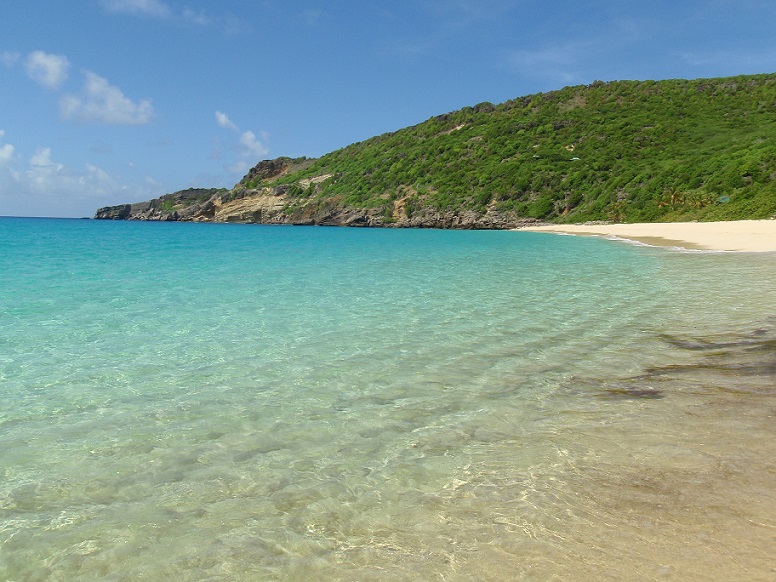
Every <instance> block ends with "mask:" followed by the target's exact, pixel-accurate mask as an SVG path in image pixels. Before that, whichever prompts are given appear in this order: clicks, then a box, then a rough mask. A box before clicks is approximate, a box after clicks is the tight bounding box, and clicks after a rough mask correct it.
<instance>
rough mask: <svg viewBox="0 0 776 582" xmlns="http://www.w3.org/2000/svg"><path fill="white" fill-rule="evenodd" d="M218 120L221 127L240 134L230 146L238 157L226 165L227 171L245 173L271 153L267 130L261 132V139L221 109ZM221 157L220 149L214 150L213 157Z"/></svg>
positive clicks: (217, 115) (217, 112)
mask: <svg viewBox="0 0 776 582" xmlns="http://www.w3.org/2000/svg"><path fill="white" fill-rule="evenodd" d="M216 122H217V123H218V125H219V126H220V127H223V128H224V129H230V130H232V131H235V132H238V133H239V134H240V137H239V139H238V140H237V142H236V143H233V144H232V145H231V146H228V147H229V149H230V150H232V151H233V152H234V154H235V156H236V158H237V159H236V160H234V161H233V162H232V163H231V164H227V165H226V166H224V168H225V169H226V171H227V172H229V173H230V174H239V175H243V174H245V173H246V172H247V171H248V170H250V169H251V168H252V167H253V166H255V165H256V163H257V162H259V161H260V160H261V159H262V158H263V157H265V156H266V155H267V154H268V153H269V148H268V147H267V146H266V145H265V143H264V142H266V141H267V140H268V139H269V135H268V134H267V133H266V132H261V139H259V138H258V137H256V134H255V133H253V132H252V131H248V130H246V131H242V130H240V128H239V127H238V126H237V124H236V123H234V122H233V121H232V120H231V119H229V116H228V115H227V114H226V113H223V112H221V111H216ZM219 149H220V143H219ZM220 157H221V153H220V151H214V152H213V154H212V155H211V159H220Z"/></svg>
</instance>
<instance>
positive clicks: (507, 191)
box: [95, 74, 776, 229]
mask: <svg viewBox="0 0 776 582" xmlns="http://www.w3.org/2000/svg"><path fill="white" fill-rule="evenodd" d="M775 214H776V74H768V75H749V76H738V77H728V78H719V79H699V80H693V81H686V80H668V81H613V82H608V83H604V82H600V81H596V82H595V83H593V84H591V85H584V86H575V87H566V88H564V89H561V90H558V91H552V92H549V93H538V94H535V95H530V96H527V97H522V98H519V99H514V100H511V101H507V102H505V103H502V104H499V105H492V104H490V103H481V104H479V105H476V106H474V107H465V108H463V109H461V110H459V111H455V112H451V113H446V114H444V115H439V116H436V117H433V118H431V119H429V120H427V121H425V122H423V123H420V124H418V125H415V126H412V127H408V128H405V129H401V130H399V131H396V132H393V133H387V134H384V135H380V136H377V137H373V138H371V139H368V140H366V141H363V142H359V143H355V144H352V145H350V146H347V147H345V148H342V149H340V150H336V151H334V152H331V153H329V154H327V155H325V156H322V157H321V158H317V159H310V158H296V159H292V158H287V157H281V158H277V159H275V160H265V161H262V162H259V163H258V164H257V165H256V166H255V167H253V168H252V169H251V170H250V172H249V173H248V174H247V175H246V176H245V177H243V179H242V180H240V182H238V183H237V184H236V185H235V186H234V187H233V188H232V189H205V188H194V189H188V190H181V191H178V192H174V193H170V194H165V195H163V196H161V197H159V198H156V199H154V200H150V201H147V202H137V203H133V204H123V205H119V206H109V207H105V208H100V209H99V210H98V211H97V213H96V215H95V218H98V219H127V220H177V221H208V222H243V223H261V224H310V225H312V224H319V225H344V226H383V227H387V226H393V227H432V228H490V229H492V228H512V227H516V226H521V225H525V224H527V223H534V222H538V221H543V222H583V221H615V222H656V221H677V220H735V219H744V218H768V217H771V216H774V215H775Z"/></svg>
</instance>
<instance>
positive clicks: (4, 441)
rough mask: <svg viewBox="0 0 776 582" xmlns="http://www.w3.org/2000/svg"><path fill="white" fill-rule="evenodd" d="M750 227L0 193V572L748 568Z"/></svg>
mask: <svg viewBox="0 0 776 582" xmlns="http://www.w3.org/2000/svg"><path fill="white" fill-rule="evenodd" d="M774 548H776V254H773V253H752V254H747V253H721V252H699V251H683V250H680V249H671V248H653V247H649V246H644V245H637V244H631V243H626V242H622V241H613V240H607V239H605V238H598V237H575V236H559V235H554V234H547V233H529V232H519V231H446V230H409V229H358V228H328V227H292V226H260V225H239V224H195V223H158V222H157V223H151V222H124V221H116V222H113V221H95V220H67V219H40V218H37V219H33V218H30V219H27V218H2V219H0V579H2V580H8V581H33V580H53V581H71V580H108V581H128V580H176V581H179V580H180V581H188V580H192V581H193V580H207V581H216V580H218V581H220V580H342V581H400V580H401V581H403V580H429V581H434V580H436V581H458V580H461V581H463V580H467V581H468V580H484V581H488V580H492V581H500V580H510V581H514V580H538V581H545V580H577V581H585V580H618V581H620V580H663V579H665V580H706V581H708V580H748V581H756V580H775V579H776V559H774Z"/></svg>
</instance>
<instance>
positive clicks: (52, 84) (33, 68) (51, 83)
mask: <svg viewBox="0 0 776 582" xmlns="http://www.w3.org/2000/svg"><path fill="white" fill-rule="evenodd" d="M24 66H25V68H26V69H27V74H28V75H29V76H30V78H31V79H33V80H34V81H36V82H37V83H39V84H40V85H42V86H43V87H46V88H47V89H58V88H59V87H60V86H61V85H62V83H64V82H65V79H67V71H68V69H69V68H70V61H69V60H68V59H67V57H66V56H64V55H54V54H50V53H44V52H43V51H34V52H31V53H30V54H29V55H27V59H26V60H25V62H24Z"/></svg>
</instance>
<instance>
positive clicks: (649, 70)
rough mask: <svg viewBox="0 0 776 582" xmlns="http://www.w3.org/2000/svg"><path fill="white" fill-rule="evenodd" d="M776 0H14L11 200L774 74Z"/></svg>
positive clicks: (211, 177)
mask: <svg viewBox="0 0 776 582" xmlns="http://www.w3.org/2000/svg"><path fill="white" fill-rule="evenodd" d="M775 26H776V2H774V0H651V1H647V0H643V1H642V0H579V1H571V0H415V1H408V0H391V1H382V0H340V1H338V0H329V1H327V2H323V1H315V0H307V1H305V0H300V1H296V0H218V2H214V1H206V0H77V1H75V2H65V1H63V0H0V216H57V217H84V216H93V215H94V213H95V210H96V209H97V208H99V207H102V206H109V205H116V204H122V203H128V202H138V201H142V200H149V199H151V198H156V197H158V196H161V195H163V194H165V193H169V192H174V191H176V190H181V189H185V188H190V187H202V188H210V187H225V188H231V187H232V186H234V185H235V184H236V183H237V182H238V181H239V180H240V178H242V176H243V175H245V174H246V173H247V171H248V170H249V169H250V168H251V167H252V166H254V165H255V164H256V163H258V162H259V161H261V160H263V159H271V158H275V157H279V156H291V157H299V156H308V157H318V156H321V155H323V154H326V153H328V152H330V151H333V150H336V149H339V148H342V147H345V146H347V145H349V144H351V143H355V142H359V141H363V140H365V139H368V138H370V137H372V136H375V135H380V134H382V133H386V132H390V131H395V130H398V129H401V128H404V127H407V126H410V125H415V124H417V123H420V122H423V121H425V120H427V119H429V118H430V117H432V116H435V115H440V114H442V113H446V112H449V111H454V110H457V109H460V108H462V107H466V106H472V105H476V104H478V103H482V102H485V101H488V102H491V103H501V102H503V101H506V100H509V99H514V98H517V97H522V96H524V95H530V94H533V93H537V92H540V91H541V92H546V91H551V90H554V89H560V88H562V87H564V86H567V85H580V84H589V83H592V82H593V81H595V80H602V81H610V80H623V79H634V80H646V79H652V80H660V79H672V78H684V79H696V78H705V77H722V76H729V75H739V74H756V73H774V72H776V34H774V29H775Z"/></svg>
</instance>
